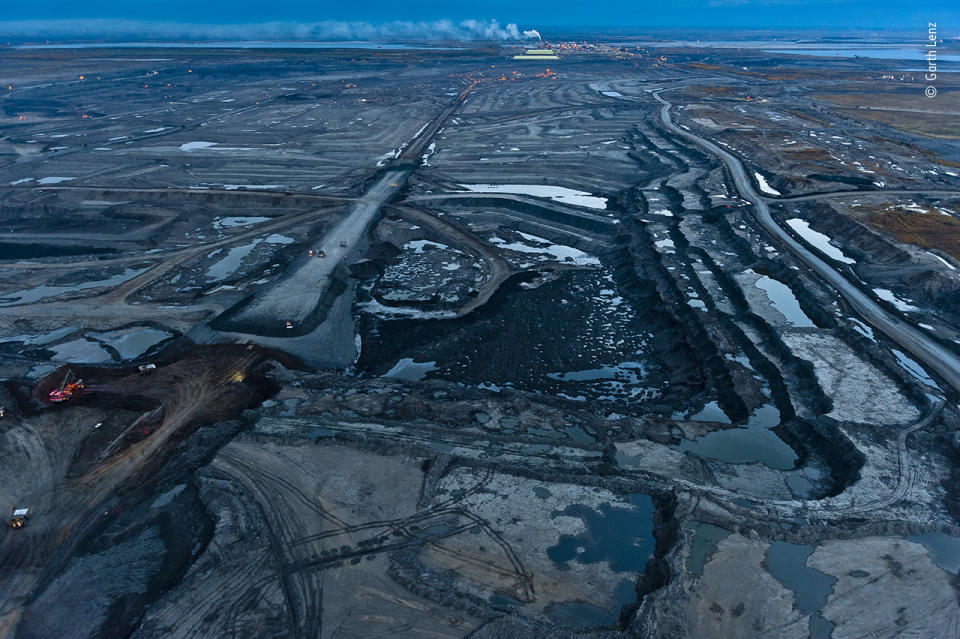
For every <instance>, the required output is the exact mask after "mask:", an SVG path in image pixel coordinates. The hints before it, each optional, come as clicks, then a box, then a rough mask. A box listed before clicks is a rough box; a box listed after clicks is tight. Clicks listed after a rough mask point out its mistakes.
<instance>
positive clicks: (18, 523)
mask: <svg viewBox="0 0 960 639" xmlns="http://www.w3.org/2000/svg"><path fill="white" fill-rule="evenodd" d="M29 513H30V509H29V508H14V509H13V514H12V515H11V516H10V527H11V528H23V525H24V524H26V523H27V515H28V514H29Z"/></svg>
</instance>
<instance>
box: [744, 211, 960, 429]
mask: <svg viewBox="0 0 960 639" xmlns="http://www.w3.org/2000/svg"><path fill="white" fill-rule="evenodd" d="M830 211H831V216H832V218H843V219H844V220H845V221H844V222H840V223H838V225H839V226H841V227H843V228H846V229H848V230H851V231H852V230H856V232H857V233H858V235H862V236H867V237H873V238H874V241H878V242H882V240H879V239H877V238H876V236H875V235H873V233H872V232H871V231H869V230H867V229H864V228H863V227H862V226H861V225H859V224H858V223H856V222H853V221H852V220H848V219H846V218H845V217H843V216H842V215H839V214H837V213H836V212H833V211H832V209H830ZM777 217H778V219H779V221H780V222H782V221H783V220H784V219H786V218H787V217H790V216H789V215H787V214H784V213H783V211H782V209H781V210H778V212H777ZM784 227H785V228H788V227H786V226H785V225H784ZM731 231H732V229H731ZM791 234H792V235H794V236H795V237H796V234H794V233H792V232H791ZM796 239H798V241H801V242H802V241H803V240H802V238H796ZM886 246H887V248H888V250H893V251H897V257H896V260H897V262H898V263H902V262H901V258H902V259H903V260H906V261H907V262H910V258H909V256H908V255H906V254H904V253H903V252H902V251H900V250H899V249H896V248H895V247H890V246H889V245H886ZM849 253H850V254H851V255H853V256H854V257H855V258H856V257H857V256H858V253H859V251H850V252H849ZM861 256H862V255H861ZM758 266H759V267H760V268H761V269H764V270H766V269H768V268H769V267H770V266H776V267H778V268H777V270H776V271H772V270H771V271H770V272H771V274H772V275H773V276H774V277H776V278H777V279H780V280H781V281H783V282H784V283H786V284H787V285H788V286H790V289H791V290H792V291H793V293H794V295H795V296H796V297H797V301H798V302H800V306H801V308H802V309H803V312H804V313H806V314H807V315H808V316H809V317H810V318H811V319H812V320H813V321H814V323H816V324H817V325H818V326H821V327H824V328H829V329H832V330H831V331H830V333H831V334H832V335H834V336H835V337H837V338H839V339H840V340H842V341H843V342H844V343H846V344H847V345H848V346H850V347H851V348H852V349H853V351H854V352H855V353H857V354H858V355H859V356H861V357H863V358H864V359H866V360H867V361H868V362H869V363H870V364H872V365H874V366H875V367H876V368H877V369H878V370H880V371H881V372H883V373H884V374H886V375H887V376H888V377H890V378H891V379H892V380H893V381H894V383H895V384H896V385H897V387H898V388H899V389H900V390H901V391H902V392H903V393H904V394H905V395H906V396H907V397H908V398H909V399H910V401H912V402H913V403H914V404H916V405H917V406H920V407H926V406H929V404H930V400H929V398H928V397H927V393H928V392H929V391H930V389H928V388H927V387H926V386H924V385H923V384H921V383H920V382H919V381H917V380H916V379H915V378H914V377H913V376H912V375H910V374H909V373H907V372H906V371H904V370H903V368H902V367H901V366H899V365H898V364H897V363H896V362H895V361H894V360H893V356H892V355H891V354H889V353H888V352H886V351H885V350H883V349H881V347H880V346H879V345H880V344H883V345H884V346H887V347H890V348H897V349H898V350H903V349H902V347H901V346H899V345H897V344H896V343H895V342H892V341H890V340H889V338H888V337H887V336H886V335H884V334H883V333H882V332H881V331H878V330H875V331H874V336H875V337H876V339H877V342H876V343H875V342H873V341H871V340H870V339H869V338H867V337H865V336H863V335H861V334H860V333H858V332H857V331H854V330H852V329H851V328H850V324H849V322H847V321H846V320H844V321H843V322H842V323H839V322H837V320H836V318H835V317H834V316H833V315H832V314H830V313H828V312H827V311H825V310H824V307H823V305H822V304H821V303H820V302H819V301H818V300H817V298H816V296H815V295H814V294H813V293H811V292H810V290H809V288H807V286H806V285H805V283H804V281H803V277H802V276H801V275H799V274H798V273H797V271H794V270H793V269H790V268H788V267H786V266H784V265H782V264H779V263H776V262H771V261H770V260H768V259H765V258H764V259H763V260H762V261H759V262H758ZM844 268H846V269H850V266H849V265H846V266H844ZM851 270H854V269H851ZM788 278H789V279H788ZM848 279H849V281H850V282H851V283H852V284H854V285H855V286H857V287H858V288H859V289H860V290H862V291H863V292H864V293H866V294H867V295H869V296H871V297H872V296H873V290H872V289H871V288H870V286H869V285H868V284H865V283H864V282H863V281H862V280H861V279H860V277H859V276H857V275H856V274H855V273H854V275H853V276H852V277H850V278H848ZM941 279H942V278H941ZM829 290H830V291H832V289H829ZM957 298H958V300H956V301H955V300H953V299H952V297H951V301H952V302H954V303H955V305H957V306H958V308H960V287H958V295H957ZM837 303H838V304H839V305H840V307H841V308H843V309H844V311H845V313H844V314H845V316H847V317H850V316H853V317H858V315H857V313H855V312H854V311H853V310H851V309H850V308H849V306H848V305H847V303H846V302H845V301H844V300H843V299H842V298H840V297H839V296H838V297H837ZM880 303H881V304H882V305H883V306H884V307H885V308H886V310H887V312H888V313H890V314H891V315H894V316H898V317H901V318H902V319H903V320H904V321H905V322H907V323H913V318H911V317H910V316H908V315H907V314H905V313H903V312H902V311H900V310H898V309H896V308H895V307H894V306H893V305H892V304H889V303H888V302H885V301H882V300H881V301H880ZM861 321H863V320H861ZM939 341H940V343H941V344H943V345H945V346H946V347H948V348H952V350H956V348H955V345H951V344H950V343H949V342H946V341H944V340H939ZM925 369H926V367H925ZM926 370H927V372H928V373H930V374H931V375H933V376H936V373H935V372H934V371H931V370H929V369H926ZM940 386H941V388H943V389H944V392H945V393H947V395H950V396H952V395H953V392H952V389H951V388H950V386H949V385H948V384H941V385H940ZM828 410H829V409H828ZM828 410H827V411H822V412H828Z"/></svg>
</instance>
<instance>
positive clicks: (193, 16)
mask: <svg viewBox="0 0 960 639" xmlns="http://www.w3.org/2000/svg"><path fill="white" fill-rule="evenodd" d="M3 5H4V6H3V10H2V11H0V30H2V25H3V23H7V24H8V26H9V23H12V22H17V21H25V20H77V19H79V20H87V21H89V20H118V19H119V20H132V21H148V22H153V23H159V22H166V23H189V24H244V23H262V22H277V23H316V22H323V21H358V22H368V23H372V24H381V23H384V22H389V21H434V20H439V19H450V20H452V21H454V22H459V21H462V20H465V19H476V20H482V21H488V20H490V19H496V20H498V21H499V23H500V24H502V25H506V24H508V23H516V24H517V25H518V26H519V27H520V28H521V29H529V28H539V29H541V30H546V31H549V30H550V29H551V28H554V29H555V28H557V27H577V26H585V25H590V26H593V25H597V26H615V25H621V26H639V27H658V26H681V27H682V26H698V27H703V26H715V27H753V28H772V29H784V28H792V27H800V28H811V27H833V28H837V29H840V30H845V29H854V28H888V29H910V30H914V29H915V30H916V31H917V32H918V33H919V34H921V35H923V33H922V32H924V31H925V30H926V25H927V22H928V21H935V22H938V23H939V24H940V25H941V28H942V29H943V30H942V32H941V36H945V35H952V34H956V33H957V32H958V27H960V0H929V1H925V2H908V1H905V0H869V1H867V0H813V1H812V2H803V1H801V0H675V1H673V2H663V1H659V2H649V1H644V0H519V1H518V0H473V1H470V0H362V1H359V2H343V0H337V1H330V0H313V1H304V0H199V1H198V0H192V1H191V0H27V1H17V0H4V1H3Z"/></svg>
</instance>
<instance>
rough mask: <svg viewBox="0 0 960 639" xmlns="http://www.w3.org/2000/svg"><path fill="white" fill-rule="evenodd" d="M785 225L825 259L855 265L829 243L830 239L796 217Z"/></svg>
mask: <svg viewBox="0 0 960 639" xmlns="http://www.w3.org/2000/svg"><path fill="white" fill-rule="evenodd" d="M787 225H788V226H789V227H790V228H792V229H793V230H794V231H796V232H797V235H799V236H800V237H802V238H803V239H804V240H806V241H807V243H808V244H810V245H811V246H813V247H814V248H815V249H817V250H818V251H820V252H821V253H823V254H824V255H826V256H827V257H829V258H831V259H834V260H836V261H838V262H841V263H843V264H856V263H857V261H856V260H855V259H853V258H850V257H847V256H846V255H844V253H843V251H841V250H840V249H839V248H837V247H836V246H834V245H833V244H832V243H831V240H830V237H829V236H828V235H825V234H823V233H821V232H819V231H814V230H813V229H812V228H810V223H809V222H807V221H806V220H803V219H800V218H798V217H794V218H790V219H789V220H787Z"/></svg>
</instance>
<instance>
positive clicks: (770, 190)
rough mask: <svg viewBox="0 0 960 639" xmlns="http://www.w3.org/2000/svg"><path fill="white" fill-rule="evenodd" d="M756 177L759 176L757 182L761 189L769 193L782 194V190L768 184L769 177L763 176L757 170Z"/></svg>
mask: <svg viewBox="0 0 960 639" xmlns="http://www.w3.org/2000/svg"><path fill="white" fill-rule="evenodd" d="M753 175H754V177H756V178H757V184H759V185H760V190H761V191H763V192H764V193H766V194H767V195H780V191H778V190H776V189H775V188H773V187H772V186H770V185H769V184H767V178H765V177H763V176H762V175H760V174H759V173H757V172H756V171H754V173H753Z"/></svg>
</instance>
